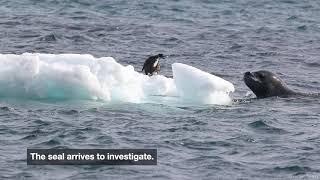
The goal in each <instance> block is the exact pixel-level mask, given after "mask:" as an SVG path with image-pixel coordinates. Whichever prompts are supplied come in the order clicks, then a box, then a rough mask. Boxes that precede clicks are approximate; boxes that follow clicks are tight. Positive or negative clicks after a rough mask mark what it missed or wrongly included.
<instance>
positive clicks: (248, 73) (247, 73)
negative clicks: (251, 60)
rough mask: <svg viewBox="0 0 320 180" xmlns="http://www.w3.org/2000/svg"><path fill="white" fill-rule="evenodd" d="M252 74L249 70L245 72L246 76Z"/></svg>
mask: <svg viewBox="0 0 320 180" xmlns="http://www.w3.org/2000/svg"><path fill="white" fill-rule="evenodd" d="M251 75H252V74H251V72H249V71H247V72H245V73H244V76H251Z"/></svg>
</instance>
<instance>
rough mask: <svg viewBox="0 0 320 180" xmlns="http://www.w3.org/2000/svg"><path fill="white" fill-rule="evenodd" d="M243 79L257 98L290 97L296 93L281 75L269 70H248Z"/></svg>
mask: <svg viewBox="0 0 320 180" xmlns="http://www.w3.org/2000/svg"><path fill="white" fill-rule="evenodd" d="M243 80H244V82H245V84H246V85H247V86H248V87H249V88H250V89H251V90H252V92H253V93H254V94H255V95H256V96H257V98H266V97H272V96H279V97H288V96H290V95H294V94H296V93H295V92H294V91H292V90H290V89H289V88H288V87H287V85H286V84H285V83H284V82H283V81H282V80H281V79H280V78H279V77H277V76H276V75H275V74H273V73H272V72H269V71H265V70H262V71H256V72H252V73H251V72H246V73H245V74H244V77H243Z"/></svg>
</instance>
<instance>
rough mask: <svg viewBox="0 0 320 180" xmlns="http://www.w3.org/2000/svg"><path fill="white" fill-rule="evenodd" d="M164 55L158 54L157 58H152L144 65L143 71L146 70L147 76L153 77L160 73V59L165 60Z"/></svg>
mask: <svg viewBox="0 0 320 180" xmlns="http://www.w3.org/2000/svg"><path fill="white" fill-rule="evenodd" d="M164 58H165V57H164V55H163V54H158V55H155V56H150V57H149V58H148V59H147V60H146V61H145V62H144V64H143V68H142V70H141V71H143V70H144V72H145V74H146V75H149V76H152V75H153V73H155V72H156V73H157V74H158V73H159V72H160V62H159V60H160V59H164Z"/></svg>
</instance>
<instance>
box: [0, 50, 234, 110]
mask: <svg viewBox="0 0 320 180" xmlns="http://www.w3.org/2000/svg"><path fill="white" fill-rule="evenodd" d="M172 71H173V79H172V78H167V77H165V76H163V75H155V76H151V77H150V76H147V75H144V74H142V73H139V72H137V71H134V68H133V66H131V65H128V66H123V65H121V64H119V63H117V62H116V61H115V60H114V59H113V58H112V57H101V58H95V57H93V56H92V55H88V54H38V53H34V54H32V53H24V54H21V55H15V54H0V96H1V97H16V98H31V99H92V100H102V101H120V102H133V103H144V102H152V101H155V98H154V97H157V98H156V99H159V98H162V97H163V99H164V101H162V103H165V102H166V101H165V98H166V97H173V98H175V99H176V100H177V102H182V103H183V102H186V101H188V102H192V103H200V104H222V105H225V104H229V103H230V102H231V98H230V97H229V93H230V92H232V91H234V87H233V85H232V84H231V83H230V82H228V81H226V80H223V79H221V78H219V77H217V76H214V75H211V74H209V73H206V72H203V71H201V70H199V69H196V68H194V67H192V66H188V65H185V64H181V63H175V64H173V65H172ZM168 103H169V102H168Z"/></svg>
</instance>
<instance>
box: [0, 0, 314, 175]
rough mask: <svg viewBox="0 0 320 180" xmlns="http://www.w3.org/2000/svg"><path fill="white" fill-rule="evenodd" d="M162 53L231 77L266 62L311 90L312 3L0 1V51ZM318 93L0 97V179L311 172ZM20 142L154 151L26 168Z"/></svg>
mask: <svg viewBox="0 0 320 180" xmlns="http://www.w3.org/2000/svg"><path fill="white" fill-rule="evenodd" d="M24 52H40V53H55V54H58V53H81V54H92V55H94V56H96V57H102V56H112V57H114V58H115V59H116V60H117V61H118V62H120V63H121V64H124V65H129V64H130V65H133V66H134V67H135V68H136V69H140V68H141V66H142V63H143V62H144V60H145V59H146V57H147V56H149V55H151V54H157V53H163V54H166V55H169V58H168V59H167V60H166V61H163V62H162V64H161V65H162V71H161V74H163V75H166V76H168V77H170V76H172V72H171V64H172V63H174V62H181V63H185V64H189V65H192V66H194V67H197V68H200V69H202V70H204V71H207V72H212V73H214V74H216V75H219V76H221V77H223V78H224V79H226V80H228V81H230V82H232V83H233V84H234V85H235V87H236V92H235V93H234V97H235V98H236V99H244V98H246V99H248V97H247V94H248V92H250V90H249V89H248V88H247V87H246V86H245V84H244V83H243V81H242V76H243V73H244V72H246V71H252V70H260V69H266V70H270V71H273V72H275V73H276V74H278V75H279V76H280V77H281V78H282V79H284V80H285V81H286V82H287V84H288V85H289V87H290V88H292V89H294V90H297V91H301V92H320V81H319V79H320V73H319V69H320V60H319V59H320V1H317V0H310V1H307V0H278V1H271V0H261V1H254V0H251V1H250V0H238V1H228V0H221V1H218V0H199V1H196V0H184V1H182V0H171V1H155V0H150V1H146V0H139V1H120V0H119V1H113V2H111V1H104V0H103V1H98V0H65V1H62V0H61V1H59V0H1V1H0V53H2V54H6V53H14V54H21V53H24ZM319 105H320V98H314V97H313V98H312V97H292V98H267V99H259V100H256V99H248V100H246V101H244V102H238V103H236V102H235V103H234V104H233V105H231V106H212V105H210V106H209V105H207V106H196V105H195V106H188V107H179V106H178V107H177V106H169V105H165V104H131V103H105V102H95V101H81V100H72V101H71V100H70V101H54V100H50V101H49V100H48V101H35V100H27V99H17V98H6V97H2V98H1V99H0V134H1V136H0V179H77V180H78V179H320V133H319V130H320V127H319V126H320V106H319ZM27 148H157V149H158V165H157V166H27V164H26V149H27Z"/></svg>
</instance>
